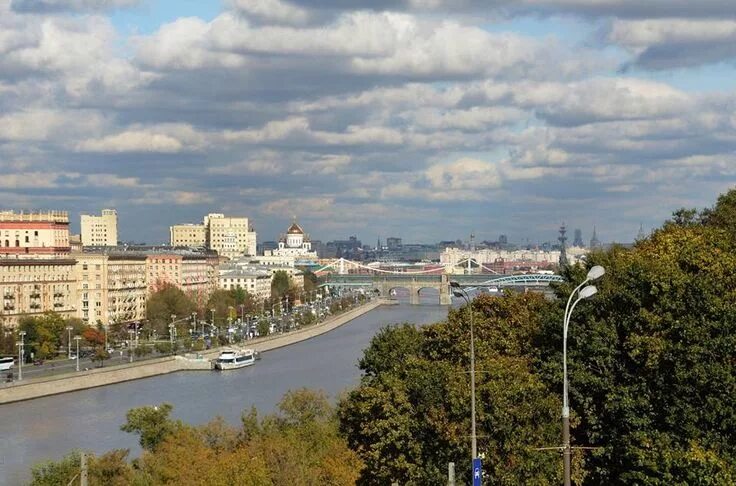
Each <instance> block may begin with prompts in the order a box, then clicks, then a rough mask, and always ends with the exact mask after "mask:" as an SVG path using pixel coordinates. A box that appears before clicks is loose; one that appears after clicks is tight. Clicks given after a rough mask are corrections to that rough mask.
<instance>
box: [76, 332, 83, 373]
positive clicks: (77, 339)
mask: <svg viewBox="0 0 736 486" xmlns="http://www.w3.org/2000/svg"><path fill="white" fill-rule="evenodd" d="M80 339H82V336H74V341H76V344H77V371H79V340H80Z"/></svg>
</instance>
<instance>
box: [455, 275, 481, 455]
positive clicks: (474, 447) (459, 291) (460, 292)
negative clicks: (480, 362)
mask: <svg viewBox="0 0 736 486" xmlns="http://www.w3.org/2000/svg"><path fill="white" fill-rule="evenodd" d="M450 287H452V295H454V296H455V297H462V298H463V299H465V303H466V304H467V308H468V313H469V314H470V438H471V453H472V456H473V457H472V459H473V462H475V460H476V458H477V457H478V440H477V436H476V434H475V334H474V329H473V306H472V305H471V303H470V302H471V299H470V296H469V295H468V293H467V292H466V291H465V290H464V289H463V288H462V287H460V284H459V283H457V282H455V281H452V282H450Z"/></svg>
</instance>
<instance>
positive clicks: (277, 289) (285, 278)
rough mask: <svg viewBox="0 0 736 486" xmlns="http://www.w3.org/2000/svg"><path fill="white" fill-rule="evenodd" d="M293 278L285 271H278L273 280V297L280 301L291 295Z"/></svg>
mask: <svg viewBox="0 0 736 486" xmlns="http://www.w3.org/2000/svg"><path fill="white" fill-rule="evenodd" d="M291 286H292V284H291V278H290V277H289V274H288V273H286V272H285V271H284V270H277V271H276V272H274V274H273V278H272V279H271V297H272V298H275V299H278V300H280V299H281V298H282V297H285V296H286V295H287V294H288V293H289V289H290V288H291Z"/></svg>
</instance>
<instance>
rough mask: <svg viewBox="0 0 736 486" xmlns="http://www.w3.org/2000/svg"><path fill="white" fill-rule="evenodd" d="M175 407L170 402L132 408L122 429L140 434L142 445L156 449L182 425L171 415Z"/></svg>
mask: <svg viewBox="0 0 736 486" xmlns="http://www.w3.org/2000/svg"><path fill="white" fill-rule="evenodd" d="M173 409H174V407H173V405H171V404H169V403H162V404H161V405H157V406H148V407H138V408H133V409H130V410H128V413H126V414H125V419H126V421H125V424H123V425H122V426H121V427H120V430H122V431H123V432H130V433H135V434H138V436H139V439H138V441H139V443H140V445H141V447H142V448H143V449H144V450H147V451H154V450H155V449H156V447H158V445H159V444H161V443H162V442H163V440H164V439H165V438H166V437H167V436H169V435H170V434H172V433H174V432H175V431H176V430H178V429H179V428H180V427H181V426H182V424H181V422H180V421H178V420H172V419H171V418H170V417H169V416H170V415H171V411H172V410H173Z"/></svg>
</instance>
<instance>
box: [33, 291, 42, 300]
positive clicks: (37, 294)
mask: <svg viewBox="0 0 736 486" xmlns="http://www.w3.org/2000/svg"><path fill="white" fill-rule="evenodd" d="M40 297H41V293H40V292H37V291H33V292H31V299H38V298H40Z"/></svg>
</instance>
